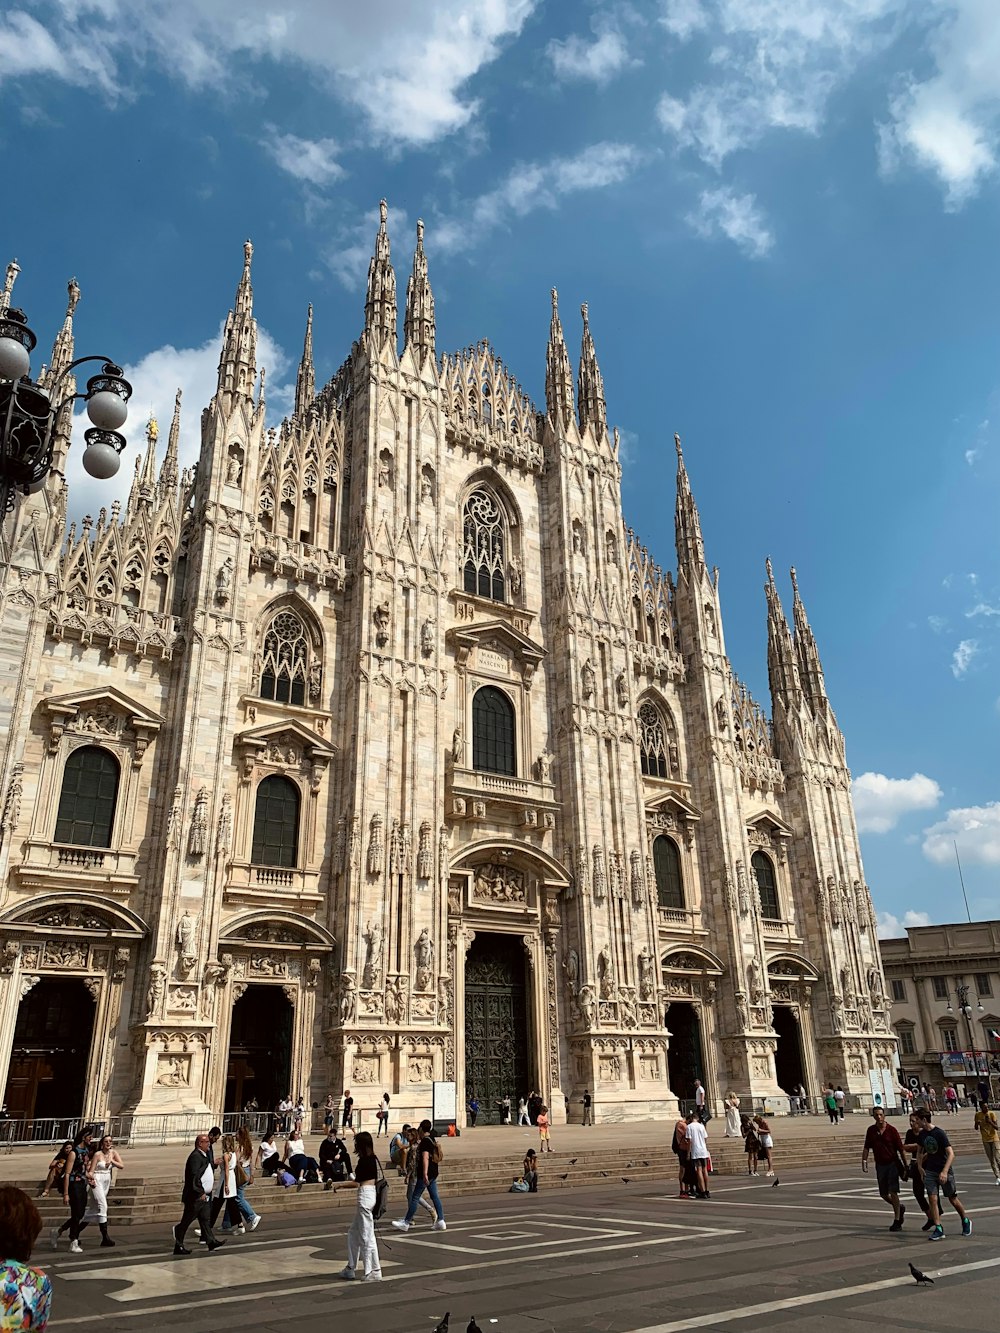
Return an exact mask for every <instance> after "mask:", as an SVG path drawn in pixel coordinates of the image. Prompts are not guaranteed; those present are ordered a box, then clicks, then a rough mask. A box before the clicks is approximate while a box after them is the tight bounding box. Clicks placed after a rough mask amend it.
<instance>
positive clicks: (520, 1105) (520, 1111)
mask: <svg viewBox="0 0 1000 1333" xmlns="http://www.w3.org/2000/svg"><path fill="white" fill-rule="evenodd" d="M517 1123H518V1127H519V1128H520V1126H521V1125H528V1126H529V1127H530V1125H531V1121H530V1120H529V1119H528V1102H527V1099H526V1098H524V1097H519V1098H518V1099H517Z"/></svg>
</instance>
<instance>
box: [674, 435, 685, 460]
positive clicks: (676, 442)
mask: <svg viewBox="0 0 1000 1333" xmlns="http://www.w3.org/2000/svg"><path fill="white" fill-rule="evenodd" d="M674 448H675V449H676V450H677V459H678V462H681V463H683V461H684V454H683V453H682V452H681V437H680V436H679V435H678V434H677V432H676V431H674Z"/></svg>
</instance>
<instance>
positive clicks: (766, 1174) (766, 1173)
mask: <svg viewBox="0 0 1000 1333" xmlns="http://www.w3.org/2000/svg"><path fill="white" fill-rule="evenodd" d="M756 1174H757V1172H756V1171H755V1172H754V1175H756ZM764 1175H765V1176H773V1175H774V1172H773V1171H765V1172H764Z"/></svg>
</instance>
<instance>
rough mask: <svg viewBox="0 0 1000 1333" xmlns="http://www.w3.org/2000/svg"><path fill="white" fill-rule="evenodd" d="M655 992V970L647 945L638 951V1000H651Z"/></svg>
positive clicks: (651, 954) (651, 953)
mask: <svg viewBox="0 0 1000 1333" xmlns="http://www.w3.org/2000/svg"><path fill="white" fill-rule="evenodd" d="M655 991H656V970H655V963H654V959H653V951H652V950H651V949H650V947H649V945H648V944H644V945H643V946H642V948H641V949H640V950H639V998H640V999H642V1000H651V999H652V998H653V995H654V993H655Z"/></svg>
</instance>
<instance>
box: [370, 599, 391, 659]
mask: <svg viewBox="0 0 1000 1333" xmlns="http://www.w3.org/2000/svg"><path fill="white" fill-rule="evenodd" d="M391 614H392V613H391V611H390V608H389V603H388V602H387V601H386V602H379V604H378V606H376V608H375V610H374V611H373V612H372V622H373V623H374V625H375V645H376V647H378V648H384V647H385V646H386V644H387V643H388V642H389V621H390V619H391Z"/></svg>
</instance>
